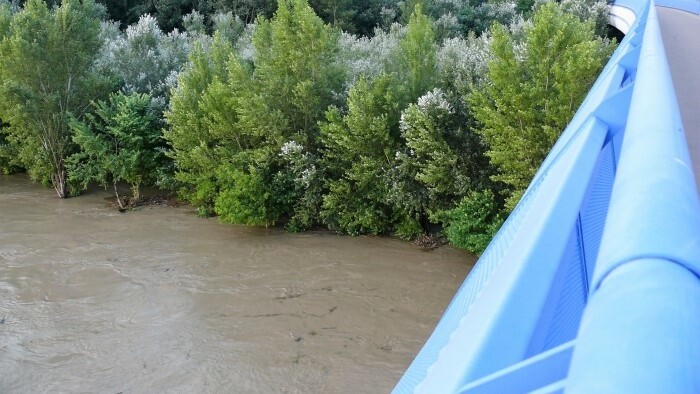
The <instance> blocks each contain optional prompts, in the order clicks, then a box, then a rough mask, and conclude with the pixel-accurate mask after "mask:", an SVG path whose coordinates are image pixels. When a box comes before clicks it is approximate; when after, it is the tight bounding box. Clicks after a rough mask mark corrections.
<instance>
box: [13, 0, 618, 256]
mask: <svg viewBox="0 0 700 394" xmlns="http://www.w3.org/2000/svg"><path fill="white" fill-rule="evenodd" d="M253 3H255V2H251V3H250V4H253ZM351 3H352V2H342V1H335V2H325V3H323V2H319V1H317V2H315V3H314V2H312V3H311V4H309V3H307V1H306V0H279V1H278V2H277V4H276V5H274V7H273V6H272V5H269V4H268V5H267V6H266V7H269V8H264V7H263V8H264V9H257V8H256V9H255V11H250V10H249V11H246V12H244V11H241V10H240V9H235V7H234V8H233V9H230V10H226V12H218V13H209V14H206V15H205V14H203V13H201V12H199V11H197V9H196V7H194V8H192V7H189V6H188V7H184V8H181V9H190V8H192V9H194V11H192V12H189V13H188V14H186V15H185V16H184V17H180V18H179V19H178V22H177V23H176V24H174V25H173V24H172V23H171V22H167V23H166V22H163V21H161V18H160V17H159V16H157V15H156V16H153V15H150V14H144V15H141V16H140V17H139V18H138V20H136V21H134V22H133V23H131V24H128V25H126V23H127V22H129V21H130V19H128V18H127V19H123V18H122V17H123V15H122V14H118V13H117V14H114V11H113V10H112V9H110V4H109V3H108V4H107V6H106V7H105V6H104V5H101V4H97V3H95V2H93V1H92V0H82V1H81V0H64V1H62V2H61V3H60V4H55V5H50V4H47V3H45V2H44V1H43V0H29V1H28V2H26V4H19V3H10V2H7V1H6V0H0V169H2V171H3V172H5V173H10V172H17V171H26V172H27V173H28V174H29V175H30V176H31V178H32V179H34V180H36V181H38V182H41V183H43V184H46V185H51V186H53V188H54V189H55V190H56V193H57V194H58V196H60V197H68V196H70V195H76V194H79V193H80V192H81V191H82V190H84V189H85V188H86V187H87V185H88V184H89V183H91V182H96V183H99V184H101V185H103V186H105V187H110V188H113V190H114V192H115V193H116V194H117V202H118V203H119V204H120V205H121V204H122V199H121V198H120V196H119V194H118V192H119V190H118V188H117V184H118V183H120V182H125V183H127V184H129V185H130V186H131V189H132V197H131V198H136V199H137V198H138V197H139V191H140V188H141V187H142V186H144V185H158V186H160V187H164V188H169V189H172V190H176V191H177V192H178V194H179V195H180V196H181V197H182V198H183V199H185V200H186V201H188V202H189V203H191V204H192V205H193V206H194V207H196V209H197V210H198V212H199V213H200V214H201V215H217V216H218V217H219V218H220V220H222V221H224V222H228V223H239V224H247V225H264V226H271V225H283V226H284V227H285V228H286V229H288V230H289V231H303V230H307V229H312V228H319V227H325V228H329V229H332V230H335V231H337V232H340V233H346V234H351V235H358V234H374V235H377V234H395V235H397V236H399V237H401V238H404V239H412V238H415V237H417V236H419V235H422V234H425V233H442V234H444V235H445V236H446V238H447V239H448V240H449V241H450V242H451V243H452V244H454V245H456V246H459V247H463V248H466V249H468V250H470V251H473V252H475V253H479V252H481V251H482V250H483V248H485V246H486V245H487V244H488V242H489V240H490V238H491V237H492V236H493V234H494V233H495V231H497V229H498V227H499V226H500V224H501V222H502V220H503V218H504V217H505V215H507V212H508V211H509V210H511V209H512V208H513V207H514V205H515V203H517V201H518V199H519V198H520V196H521V195H522V193H523V191H524V190H525V188H526V187H527V184H528V183H529V181H530V179H531V178H532V176H533V175H534V172H535V171H536V170H537V168H538V166H539V164H540V163H541V161H542V160H543V159H544V157H545V155H546V154H547V152H548V150H549V149H550V148H551V146H552V145H553V143H554V141H555V140H556V138H557V137H558V135H559V133H560V132H561V131H562V130H563V128H564V127H565V126H566V124H567V122H568V121H569V119H570V118H571V117H572V115H573V113H574V112H575V110H576V109H577V107H578V105H579V104H580V102H581V101H582V100H583V98H584V96H585V94H586V92H587V91H588V88H589V87H590V85H591V84H592V83H593V81H594V80H595V78H596V76H597V74H598V73H599V72H600V70H601V68H602V66H603V65H604V64H605V62H606V60H607V57H608V56H609V55H610V54H611V52H612V49H613V47H614V45H613V44H612V43H611V42H610V41H609V40H608V39H606V38H605V37H604V36H603V34H604V33H605V26H606V24H605V16H606V14H605V4H604V3H601V2H591V1H590V0H565V1H562V2H561V3H556V2H546V1H544V2H536V3H516V2H512V3H509V2H507V1H506V2H504V1H503V0H497V1H494V2H484V3H479V4H475V3H474V2H472V1H464V2H462V1H460V0H455V1H450V2H447V1H444V2H440V1H437V0H434V1H432V2H425V3H420V2H415V3H411V2H409V3H398V4H393V5H392V4H383V5H382V7H380V10H379V11H377V12H375V13H373V14H372V15H374V16H377V15H379V16H382V15H384V16H385V17H387V18H388V19H387V21H385V22H384V24H382V23H380V22H371V23H369V22H368V24H367V25H363V24H362V23H359V22H357V21H354V20H353V19H352V18H353V17H358V16H357V15H358V13H357V12H355V11H352V10H350V11H348V9H347V8H348V7H350V8H352V7H353V5H352V4H351ZM201 4H203V3H200V5H201ZM236 4H238V5H241V4H242V3H236ZM260 4H262V3H260ZM354 4H363V3H362V2H356V3H354ZM256 7H257V6H256ZM254 8H255V7H254ZM271 8H274V10H273V11H271V10H270V9H271ZM135 9H137V10H138V9H139V8H135ZM392 9H393V10H394V12H393V14H392V12H391V10H392ZM409 9H410V12H409V11H408V10H409ZM467 9H470V10H471V11H469V12H467V11H465V10H467ZM477 10H478V12H477ZM132 11H133V10H132ZM398 11H401V12H398ZM234 12H235V14H234ZM470 12H471V13H470ZM456 13H457V14H459V15H462V17H460V18H456V17H455V14H456ZM319 14H321V15H322V16H324V18H322V17H321V16H319ZM465 14H469V15H471V18H472V19H469V18H466V17H464V15H465ZM329 15H332V18H330V19H329ZM387 15H389V16H391V18H389V17H388V16H387ZM392 15H393V16H392ZM401 15H404V17H403V19H402V17H401ZM110 16H111V17H112V18H113V19H116V21H114V20H110V19H109V18H110ZM344 18H349V19H344ZM324 19H325V20H324ZM125 21H126V22H125ZM450 21H451V22H450ZM448 22H449V23H448ZM363 23H364V22H363ZM450 23H452V25H450ZM125 26H126V27H125ZM450 26H451V27H450ZM180 28H181V29H182V30H181V29H180ZM369 29H371V31H369V32H368V31H367V30H369ZM357 32H362V34H358V33H357Z"/></svg>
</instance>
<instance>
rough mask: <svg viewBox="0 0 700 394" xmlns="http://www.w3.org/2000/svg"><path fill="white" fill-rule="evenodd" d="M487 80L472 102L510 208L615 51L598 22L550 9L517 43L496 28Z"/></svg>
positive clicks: (549, 6)
mask: <svg viewBox="0 0 700 394" xmlns="http://www.w3.org/2000/svg"><path fill="white" fill-rule="evenodd" d="M490 48H491V53H492V56H493V57H492V60H491V61H490V62H489V67H488V77H489V82H488V83H487V84H485V86H484V88H483V89H480V90H478V91H476V92H474V94H472V95H471V97H470V104H471V107H472V109H473V112H474V115H475V117H476V119H477V120H478V122H479V123H480V124H481V128H480V129H479V133H480V134H481V135H482V136H483V138H484V141H485V142H486V144H487V145H488V146H489V150H488V152H487V155H488V156H489V158H490V159H491V162H492V163H493V164H494V165H495V166H497V167H498V169H499V174H498V175H496V176H494V179H495V180H498V181H501V182H504V183H505V184H507V185H508V186H509V187H510V194H509V196H508V200H507V206H508V207H509V208H511V209H512V208H513V207H514V206H515V204H516V203H517V202H518V200H519V199H520V196H521V195H522V193H523V192H524V191H525V188H527V185H528V184H529V183H530V180H531V179H532V177H533V176H534V174H535V172H536V171H537V169H538V167H539V165H540V163H541V162H542V160H544V157H545V156H546V154H547V153H548V152H549V150H550V148H551V147H552V145H553V144H554V142H555V141H556V139H557V138H558V137H559V134H560V133H561V131H562V130H563V129H564V127H566V125H567V123H568V121H569V120H570V119H571V117H572V116H573V114H574V112H575V110H576V108H577V107H578V105H579V104H580V103H581V101H582V100H583V98H584V96H585V95H586V92H587V91H588V89H589V87H590V86H591V85H592V83H593V81H594V80H595V78H596V76H597V75H598V73H599V72H600V70H601V68H602V66H603V65H604V62H605V60H606V59H607V57H608V56H609V54H610V53H611V50H612V46H611V45H610V44H608V43H606V42H605V41H604V40H602V39H600V38H598V37H596V36H595V34H594V31H593V23H592V22H589V21H586V22H582V21H580V20H579V19H577V18H576V17H575V16H572V15H570V14H566V13H564V12H563V11H562V9H561V7H560V6H559V5H557V4H554V3H547V4H545V5H543V6H542V7H540V8H539V10H538V11H537V13H536V14H535V15H534V19H533V24H532V25H531V26H528V27H526V28H525V32H524V41H523V42H517V41H516V40H515V39H514V37H512V36H511V35H510V34H509V33H508V31H507V30H506V29H505V28H504V27H502V26H496V27H495V28H494V29H493V37H492V40H491V46H490Z"/></svg>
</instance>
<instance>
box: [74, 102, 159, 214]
mask: <svg viewBox="0 0 700 394" xmlns="http://www.w3.org/2000/svg"><path fill="white" fill-rule="evenodd" d="M93 107H94V113H89V114H87V115H86V117H85V120H84V121H80V120H77V119H73V120H72V121H71V124H70V126H71V129H72V130H73V142H74V143H75V144H76V145H77V146H78V147H79V148H80V151H79V152H78V153H74V154H73V155H72V156H70V158H69V159H68V168H69V169H70V180H71V182H75V183H76V184H79V185H80V187H82V188H83V189H85V188H86V187H87V185H88V184H89V183H90V182H97V183H98V184H100V185H102V186H103V187H107V185H109V184H111V185H112V186H113V187H114V192H115V195H116V197H117V203H118V204H119V206H120V207H122V208H124V206H123V204H122V201H121V199H120V197H119V193H118V188H117V183H118V182H126V183H127V184H129V185H130V186H131V191H132V197H133V199H135V200H138V199H139V197H140V188H141V186H142V185H154V184H155V182H156V180H157V179H158V174H159V173H160V172H162V171H163V168H164V167H165V165H166V157H165V154H164V152H163V151H164V144H163V140H162V138H161V125H160V118H159V116H158V115H159V110H158V108H157V105H155V104H154V103H153V100H152V98H151V97H150V96H148V95H146V94H139V93H132V94H129V95H126V94H124V93H118V94H113V95H111V96H110V97H109V100H107V101H98V102H96V103H93Z"/></svg>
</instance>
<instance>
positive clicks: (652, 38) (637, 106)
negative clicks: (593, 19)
mask: <svg viewBox="0 0 700 394" xmlns="http://www.w3.org/2000/svg"><path fill="white" fill-rule="evenodd" d="M694 179H695V178H694V175H693V173H692V170H691V166H690V159H689V155H688V150H687V146H686V143H685V135H684V133H683V127H682V122H681V118H680V113H679V110H678V106H677V103H676V98H675V93H674V90H673V85H672V82H671V77H670V73H669V70H668V65H667V62H666V56H665V53H664V49H663V42H662V40H661V35H660V32H659V26H658V20H657V17H656V10H655V8H654V7H653V6H650V9H649V15H648V19H647V21H646V26H645V33H644V42H643V46H642V49H641V54H640V61H639V66H638V71H637V79H636V81H635V89H634V92H633V96H632V100H631V103H630V110H629V119H628V122H627V128H626V134H625V140H624V143H623V148H622V155H621V158H620V163H619V166H618V173H617V177H616V180H615V186H614V188H613V195H612V198H611V204H610V209H609V213H608V218H607V222H606V227H605V231H604V233H603V242H602V245H601V251H600V255H599V259H598V262H597V265H596V270H595V274H594V278H593V282H592V288H591V295H590V297H589V303H588V305H587V306H586V309H585V312H584V316H583V320H582V323H581V326H580V329H579V334H578V340H577V346H576V349H575V350H574V356H573V359H572V364H571V369H570V372H569V379H568V382H567V390H566V391H567V392H572V393H592V392H595V393H659V392H664V393H697V392H700V373H699V372H698V371H700V336H699V335H698V333H700V279H698V275H699V274H700V203H699V202H698V196H697V193H696V187H695V180H694Z"/></svg>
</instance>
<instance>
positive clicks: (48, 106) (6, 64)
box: [0, 0, 105, 197]
mask: <svg viewBox="0 0 700 394" xmlns="http://www.w3.org/2000/svg"><path fill="white" fill-rule="evenodd" d="M97 12H98V11H97V8H96V6H95V3H94V2H93V1H92V0H83V1H79V0H65V1H63V2H62V4H61V6H60V7H58V8H55V9H53V10H49V8H48V7H47V5H46V3H44V2H43V1H41V0H29V2H27V4H26V5H25V7H24V9H22V10H21V11H19V12H17V13H16V14H14V15H12V17H11V18H10V19H11V20H10V23H9V26H7V27H6V28H5V29H6V33H5V36H4V38H2V41H1V42H0V118H2V119H3V120H5V121H6V122H8V123H9V124H10V128H9V131H8V134H9V137H8V138H9V139H11V140H12V141H13V142H14V143H15V144H16V146H17V147H18V150H19V152H18V156H19V157H18V160H17V161H18V162H19V163H20V164H21V165H22V166H23V167H25V168H27V170H28V171H29V174H30V175H31V176H32V178H33V179H36V180H40V181H42V182H43V183H50V184H52V185H53V187H54V189H56V193H57V194H58V195H59V197H66V196H67V195H68V193H69V191H68V188H67V178H68V176H67V172H66V165H65V164H66V163H65V160H66V157H67V156H68V155H69V154H70V153H72V150H73V143H72V141H71V136H70V129H69V127H68V120H69V118H70V117H71V116H75V117H78V118H80V117H82V115H83V114H84V112H85V111H86V110H87V109H88V107H89V103H90V101H91V100H92V99H95V98H97V97H99V96H100V95H102V94H104V93H103V92H104V91H105V89H104V84H103V83H102V82H101V80H100V79H99V78H98V76H96V75H95V73H94V72H93V71H92V64H93V62H94V60H95V58H96V57H97V53H98V51H99V48H100V40H99V33H100V30H99V29H100V22H99V19H98V18H97V17H96V15H97ZM3 19H5V18H3Z"/></svg>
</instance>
